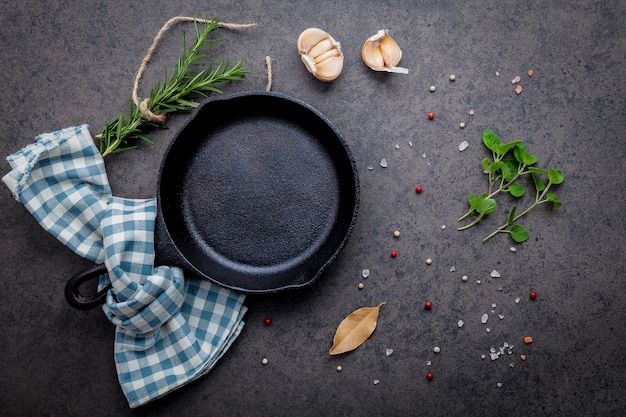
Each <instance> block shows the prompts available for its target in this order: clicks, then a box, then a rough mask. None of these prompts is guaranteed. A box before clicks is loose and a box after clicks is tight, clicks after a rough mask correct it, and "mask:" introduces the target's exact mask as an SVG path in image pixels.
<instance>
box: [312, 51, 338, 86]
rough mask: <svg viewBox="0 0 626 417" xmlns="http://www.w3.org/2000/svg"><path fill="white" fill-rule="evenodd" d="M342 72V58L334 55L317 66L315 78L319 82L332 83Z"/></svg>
mask: <svg viewBox="0 0 626 417" xmlns="http://www.w3.org/2000/svg"><path fill="white" fill-rule="evenodd" d="M342 70H343V56H340V55H336V56H333V57H330V58H328V59H325V60H324V61H322V62H320V63H319V64H317V69H316V73H315V76H316V77H317V78H318V79H319V80H321V81H332V80H334V79H335V78H337V77H338V75H339V74H341V71H342Z"/></svg>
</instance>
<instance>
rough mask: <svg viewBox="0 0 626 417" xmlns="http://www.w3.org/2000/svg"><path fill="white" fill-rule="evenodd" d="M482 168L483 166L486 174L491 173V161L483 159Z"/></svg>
mask: <svg viewBox="0 0 626 417" xmlns="http://www.w3.org/2000/svg"><path fill="white" fill-rule="evenodd" d="M482 166H483V169H484V170H485V171H487V172H491V159H489V158H484V159H483V160H482Z"/></svg>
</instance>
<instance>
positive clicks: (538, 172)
mask: <svg viewBox="0 0 626 417" xmlns="http://www.w3.org/2000/svg"><path fill="white" fill-rule="evenodd" d="M528 172H535V173H537V174H544V175H548V171H546V170H545V169H541V168H537V167H528Z"/></svg>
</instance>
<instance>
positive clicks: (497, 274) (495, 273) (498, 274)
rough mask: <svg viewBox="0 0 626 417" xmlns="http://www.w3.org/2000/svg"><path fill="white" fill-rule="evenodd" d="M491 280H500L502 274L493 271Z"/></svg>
mask: <svg viewBox="0 0 626 417" xmlns="http://www.w3.org/2000/svg"><path fill="white" fill-rule="evenodd" d="M491 278H500V273H499V272H498V271H496V270H495V269H494V270H493V271H491Z"/></svg>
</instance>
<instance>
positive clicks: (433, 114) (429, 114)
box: [428, 112, 435, 120]
mask: <svg viewBox="0 0 626 417" xmlns="http://www.w3.org/2000/svg"><path fill="white" fill-rule="evenodd" d="M434 118H435V113H433V112H430V113H428V120H433V119H434Z"/></svg>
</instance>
